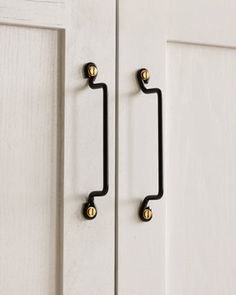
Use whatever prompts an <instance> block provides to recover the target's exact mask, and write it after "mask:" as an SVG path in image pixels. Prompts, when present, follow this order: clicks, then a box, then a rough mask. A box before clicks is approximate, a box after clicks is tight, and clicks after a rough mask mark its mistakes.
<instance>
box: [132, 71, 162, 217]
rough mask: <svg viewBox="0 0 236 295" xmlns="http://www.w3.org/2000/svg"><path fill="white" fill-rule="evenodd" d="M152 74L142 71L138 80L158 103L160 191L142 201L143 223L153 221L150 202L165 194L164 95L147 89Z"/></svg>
mask: <svg viewBox="0 0 236 295" xmlns="http://www.w3.org/2000/svg"><path fill="white" fill-rule="evenodd" d="M149 78H150V74H149V72H148V70H147V69H140V70H138V72H137V80H138V84H139V86H140V88H141V90H142V91H143V92H144V93H146V94H149V93H156V94H157V101H158V182H159V190H158V193H157V195H148V196H146V197H145V199H144V200H143V201H142V204H141V207H140V210H139V216H140V218H141V220H143V221H149V220H151V219H152V210H151V209H150V207H148V202H149V201H150V200H159V199H161V198H162V196H163V193H164V187H163V136H162V93H161V90H160V89H159V88H151V89H147V88H146V86H145V84H147V83H148V82H149Z"/></svg>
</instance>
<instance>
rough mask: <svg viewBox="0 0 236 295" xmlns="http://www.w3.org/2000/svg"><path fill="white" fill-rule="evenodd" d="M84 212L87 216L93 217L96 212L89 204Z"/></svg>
mask: <svg viewBox="0 0 236 295" xmlns="http://www.w3.org/2000/svg"><path fill="white" fill-rule="evenodd" d="M86 213H87V216H88V217H89V218H93V217H94V216H95V215H96V214H97V210H96V208H95V207H92V206H91V207H88V208H87V211H86Z"/></svg>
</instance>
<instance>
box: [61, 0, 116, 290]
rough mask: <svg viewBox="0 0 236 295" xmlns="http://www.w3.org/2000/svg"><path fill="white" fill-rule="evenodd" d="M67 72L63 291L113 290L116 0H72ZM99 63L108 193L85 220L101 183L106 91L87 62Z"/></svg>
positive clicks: (67, 47) (67, 42)
mask: <svg viewBox="0 0 236 295" xmlns="http://www.w3.org/2000/svg"><path fill="white" fill-rule="evenodd" d="M67 5H68V6H67V20H66V62H65V65H66V71H65V159H64V163H65V170H64V267H63V269H64V270H63V281H64V288H63V289H64V293H63V294H64V295H78V294H90V295H97V294H98V293H101V294H103V295H111V294H113V292H114V234H115V233H114V227H115V225H114V220H115V216H114V210H115V208H114V200H115V192H114V176H115V175H114V172H115V170H114V169H115V167H114V150H115V142H114V140H115V85H114V84H115V65H114V62H115V59H114V57H115V1H113V0H112V1H111V0H104V1H103V2H102V3H101V2H100V1H93V0H89V1H87V0H86V1H84V0H83V1H68V2H67ZM87 62H94V63H95V64H96V65H97V67H98V71H99V72H98V76H97V79H96V81H97V82H105V83H107V85H108V91H109V97H108V101H109V171H110V172H109V182H110V187H109V192H108V194H107V195H106V196H105V197H104V198H97V199H96V200H95V204H96V206H97V210H98V215H97V217H96V218H95V219H94V220H89V221H88V220H85V219H84V217H83V216H82V213H81V208H82V205H83V204H84V202H85V201H86V199H87V197H88V194H89V193H90V192H91V191H93V190H96V189H100V188H101V187H102V91H101V90H92V89H90V88H89V87H88V85H87V81H86V79H84V78H83V74H82V73H83V66H84V64H85V63H87Z"/></svg>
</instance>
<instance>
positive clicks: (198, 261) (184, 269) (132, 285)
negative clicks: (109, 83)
mask: <svg viewBox="0 0 236 295" xmlns="http://www.w3.org/2000/svg"><path fill="white" fill-rule="evenodd" d="M119 15H120V20H119V102H118V104H119V109H118V115H119V128H118V134H119V135H118V136H119V153H118V163H119V170H118V177H117V178H118V182H119V184H118V204H119V207H118V220H119V224H118V276H117V278H118V284H117V286H118V291H119V292H118V293H119V295H128V294H136V295H137V294H140V295H141V294H149V295H154V294H159V295H163V294H168V295H187V294H188V295H189V294H191V295H199V294H201V295H209V294H215V295H216V294H217V295H222V294H227V295H233V294H235V292H236V281H235V274H236V254H235V248H236V226H235V225H236V198H235V196H236V185H235V178H236V153H235V150H236V133H235V129H236V116H235V111H236V100H235V93H236V83H235V81H236V80H235V79H236V78H235V77H236V50H235V48H236V35H235V27H236V17H235V16H236V3H235V2H233V1H228V2H225V1H223V0H222V1H221V0H220V1H203V0H200V1H192V0H180V1H161V0H159V1H156V0H149V1H134V0H133V1H132V0H130V1H125V0H120V4H119ZM143 67H145V68H147V69H149V71H150V74H151V78H150V82H149V83H148V84H147V88H151V87H159V88H160V89H161V90H162V91H163V124H164V128H163V134H164V144H163V148H164V196H163V198H162V199H161V200H158V201H151V202H150V203H149V205H150V207H151V208H152V212H153V218H152V220H151V221H149V222H142V221H141V220H140V219H139V217H138V209H139V206H140V202H141V201H142V200H143V199H144V197H145V196H146V195H147V194H150V193H151V194H152V193H155V192H157V189H158V175H157V172H158V156H157V155H158V142H157V136H158V126H157V98H156V96H155V94H153V95H151V94H149V95H147V94H144V93H143V92H142V91H140V88H139V87H138V84H137V81H136V78H135V76H136V71H137V70H138V69H140V68H143Z"/></svg>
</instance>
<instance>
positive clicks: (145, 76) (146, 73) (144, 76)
mask: <svg viewBox="0 0 236 295" xmlns="http://www.w3.org/2000/svg"><path fill="white" fill-rule="evenodd" d="M140 77H141V79H142V80H143V81H147V80H148V79H149V78H150V73H149V71H148V70H147V69H143V70H142V71H141V72H140Z"/></svg>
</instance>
